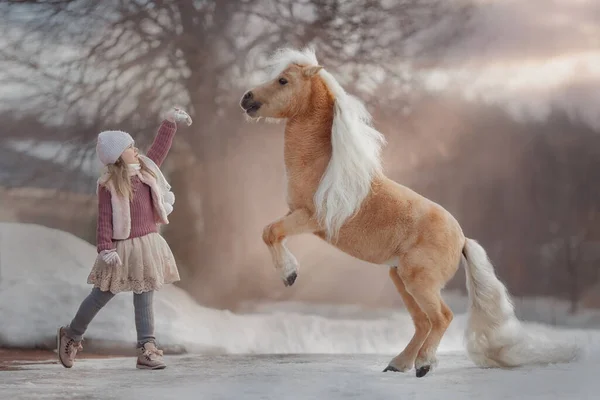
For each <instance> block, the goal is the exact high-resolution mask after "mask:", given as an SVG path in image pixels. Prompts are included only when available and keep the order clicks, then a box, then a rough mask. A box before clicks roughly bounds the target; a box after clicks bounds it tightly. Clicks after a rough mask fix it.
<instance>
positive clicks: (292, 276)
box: [283, 272, 298, 286]
mask: <svg viewBox="0 0 600 400" xmlns="http://www.w3.org/2000/svg"><path fill="white" fill-rule="evenodd" d="M296 278H298V273H296V272H292V273H291V274H290V275H288V276H287V277H286V278H285V279H284V281H283V283H285V286H292V285H293V284H294V282H296Z"/></svg>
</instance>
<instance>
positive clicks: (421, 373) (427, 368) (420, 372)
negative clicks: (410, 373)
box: [417, 365, 431, 378]
mask: <svg viewBox="0 0 600 400" xmlns="http://www.w3.org/2000/svg"><path fill="white" fill-rule="evenodd" d="M430 370H431V366H429V365H424V366H422V367H421V368H417V378H422V377H424V376H425V375H427V373H428V372H429V371H430Z"/></svg>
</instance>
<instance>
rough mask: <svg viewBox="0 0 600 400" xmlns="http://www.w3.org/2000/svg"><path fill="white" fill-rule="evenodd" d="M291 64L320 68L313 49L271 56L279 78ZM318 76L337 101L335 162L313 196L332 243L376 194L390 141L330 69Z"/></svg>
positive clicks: (320, 72)
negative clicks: (383, 154) (374, 183)
mask: <svg viewBox="0 0 600 400" xmlns="http://www.w3.org/2000/svg"><path fill="white" fill-rule="evenodd" d="M290 64H300V65H319V63H318V61H317V58H316V56H315V52H314V50H313V49H310V48H307V49H304V50H302V51H298V50H294V49H287V48H284V49H280V50H278V51H277V52H276V53H275V54H274V55H273V57H272V58H271V65H272V69H273V72H274V73H275V74H279V73H281V71H283V70H285V69H286V68H287V67H288V66H289V65H290ZM319 75H320V76H321V78H322V79H323V80H324V81H325V84H326V85H327V87H328V88H329V90H330V91H331V93H332V94H333V96H334V98H335V104H334V109H333V126H332V129H331V145H332V154H331V160H330V161H329V165H328V166H327V169H326V170H325V173H324V174H323V176H322V177H321V182H320V184H319V187H318V189H317V192H316V193H315V196H314V202H315V208H316V211H317V218H318V220H319V221H320V222H321V223H322V224H323V226H324V227H325V230H326V233H327V236H328V239H330V240H331V239H332V238H334V237H336V236H337V234H338V233H339V230H340V228H341V227H342V225H343V224H344V223H345V222H346V220H347V219H348V218H350V217H352V216H353V215H354V213H355V212H356V211H357V210H358V209H359V208H360V206H361V204H362V202H363V200H364V199H365V197H367V195H368V194H369V192H370V190H371V182H372V180H373V177H374V176H375V175H377V174H379V173H381V148H382V146H383V145H384V144H385V138H384V136H383V135H382V134H381V133H380V132H378V131H377V130H375V129H374V128H373V127H372V126H371V115H370V114H369V112H368V111H367V109H366V108H365V106H364V104H363V103H362V102H361V101H360V100H358V99H357V98H356V97H354V96H352V95H350V94H348V93H346V91H345V90H344V89H343V88H342V87H341V86H340V84H339V83H338V82H337V80H336V79H335V78H334V77H333V75H331V74H330V73H329V72H327V71H326V70H325V69H321V70H320V71H319ZM273 77H276V75H275V76H273Z"/></svg>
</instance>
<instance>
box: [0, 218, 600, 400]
mask: <svg viewBox="0 0 600 400" xmlns="http://www.w3.org/2000/svg"><path fill="white" fill-rule="evenodd" d="M95 256H96V252H95V249H94V247H93V246H91V245H89V244H87V243H85V242H83V241H81V240H80V239H78V238H76V237H74V236H72V235H69V234H67V233H64V232H60V231H55V230H51V229H48V228H44V227H40V226H36V225H24V224H2V223H0V321H2V323H1V324H0V347H1V346H20V347H29V348H32V347H36V346H48V347H50V348H52V346H53V345H54V335H55V332H56V329H57V327H58V326H59V324H64V323H67V322H68V321H69V320H70V318H72V316H73V315H74V313H75V312H76V310H77V307H78V306H79V304H80V302H81V300H82V299H83V298H84V297H85V296H86V295H87V294H88V293H89V291H90V286H89V285H87V284H86V283H85V282H86V278H87V274H88V273H89V270H90V268H91V265H92V263H93V260H94V258H95ZM446 298H447V299H448V300H449V301H448V302H449V304H450V306H451V307H452V309H453V310H455V311H456V312H457V313H458V315H457V317H456V318H455V320H454V321H453V322H452V324H451V326H450V328H449V329H448V332H447V333H446V335H445V336H444V339H443V341H442V343H441V346H440V352H439V359H440V365H439V367H438V368H437V369H434V371H432V373H430V374H428V375H427V376H426V377H425V378H423V379H417V378H416V377H415V376H414V371H412V372H409V373H406V374H399V373H386V374H383V373H382V372H381V371H382V369H383V368H384V367H385V366H386V365H387V363H388V362H389V360H390V359H391V358H392V357H393V356H394V355H395V354H397V353H398V352H400V351H401V350H402V348H403V347H404V346H405V344H406V343H407V342H408V340H409V339H410V337H411V335H412V333H413V328H412V322H411V320H410V317H409V316H408V315H407V314H406V313H405V312H403V311H402V310H400V311H393V310H371V309H364V308H361V307H359V306H339V305H314V304H302V303H276V304H259V305H256V304H254V305H250V306H249V307H248V309H247V311H245V312H244V313H241V314H235V313H231V312H228V311H220V310H213V309H209V308H205V307H202V306H200V305H198V304H196V303H195V302H194V301H193V300H192V299H191V298H190V297H189V296H188V295H187V294H186V293H185V292H183V291H182V290H180V289H178V288H176V287H174V286H172V285H169V286H167V287H165V288H164V289H163V290H161V291H160V292H158V293H157V295H156V297H155V299H156V301H155V312H156V317H155V320H156V332H157V335H158V337H159V341H160V344H161V346H162V347H163V348H165V349H166V350H170V351H186V352H188V354H186V355H179V356H168V357H167V362H168V364H169V367H168V368H167V369H166V370H164V371H151V372H149V371H139V370H136V369H135V368H134V363H135V359H134V358H114V359H100V360H98V359H85V360H83V359H80V360H78V362H77V363H76V366H75V367H74V368H73V369H71V370H67V369H64V368H62V367H61V366H59V365H57V364H43V363H34V364H30V365H26V366H24V367H22V368H23V369H21V370H15V371H3V372H0V398H2V399H4V398H7V399H8V398H10V399H30V398H35V397H40V398H48V399H71V398H89V399H99V398H111V399H121V398H161V399H171V398H173V399H174V398H177V399H188V398H189V399H196V398H210V399H220V398H237V397H240V396H241V395H242V394H243V396H242V397H244V398H248V399H258V398H276V399H281V398H285V399H295V398H315V397H317V398H327V399H338V398H347V397H353V398H369V399H376V398H389V397H390V396H394V397H402V398H403V399H424V400H427V399H437V398H448V399H464V398H477V399H481V398H485V399H500V398H507V397H510V398H520V399H524V400H527V399H534V398H535V399H537V398H540V399H552V398H557V399H558V398H576V399H588V398H589V399H591V398H597V396H596V394H597V393H598V391H599V390H600V381H599V380H598V379H597V378H596V375H597V371H598V370H599V369H600V330H591V329H582V328H584V327H593V326H596V327H598V325H597V322H598V321H599V320H600V318H598V314H597V313H592V312H588V313H586V314H583V315H581V316H577V317H573V318H570V317H565V316H561V317H560V318H556V313H557V307H554V306H553V304H552V303H551V302H547V301H546V302H540V301H535V302H524V303H523V302H522V303H523V306H522V307H521V311H520V312H521V313H522V314H529V313H531V316H536V314H535V313H536V310H538V311H539V310H546V311H543V315H542V317H541V318H542V322H547V321H546V319H548V318H550V319H551V320H553V321H557V320H559V321H561V322H562V323H564V324H565V325H568V326H569V329H566V328H563V329H558V328H556V327H551V326H549V325H546V324H540V323H534V322H528V323H527V326H528V328H529V329H531V330H533V331H535V332H539V333H540V335H542V334H543V335H546V336H549V337H552V338H553V339H556V340H564V341H575V342H577V343H578V344H579V345H580V346H581V347H582V348H583V349H584V350H585V357H584V358H583V359H581V360H578V361H576V362H574V363H571V364H564V365H555V366H547V367H527V368H520V369H516V370H484V369H479V368H476V367H474V365H473V364H472V363H471V362H470V361H469V360H468V358H467V357H466V354H465V352H464V349H463V344H462V335H463V330H464V323H465V315H464V304H465V301H464V298H460V296H457V295H455V294H454V295H450V296H446ZM559 308H560V307H559ZM134 339H135V325H134V320H133V305H132V299H131V294H130V293H127V294H121V295H119V296H116V297H115V298H114V299H113V300H112V301H111V302H110V303H109V304H108V305H107V306H106V308H105V309H103V310H102V311H101V312H100V313H99V314H98V316H97V317H96V319H95V320H94V321H93V322H92V324H91V325H90V329H89V331H88V334H87V336H86V342H84V346H85V347H86V349H88V350H90V349H92V348H94V347H95V348H96V349H111V350H112V349H115V348H127V349H131V348H132V346H133V343H134ZM148 374H149V375H148ZM125 385H130V387H129V388H127V389H125V388H122V387H124V386H125ZM200 394H201V395H200Z"/></svg>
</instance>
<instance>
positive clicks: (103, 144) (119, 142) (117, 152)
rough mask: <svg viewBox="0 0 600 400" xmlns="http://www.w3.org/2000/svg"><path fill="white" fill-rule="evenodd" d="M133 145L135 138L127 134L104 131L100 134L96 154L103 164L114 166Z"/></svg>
mask: <svg viewBox="0 0 600 400" xmlns="http://www.w3.org/2000/svg"><path fill="white" fill-rule="evenodd" d="M133 143H134V140H133V138H132V137H131V135H130V134H129V133H127V132H123V131H103V132H100V134H98V141H97V143H96V154H98V158H99V159H100V162H101V163H102V164H104V165H108V164H114V163H115V162H116V161H117V160H118V159H119V157H121V154H123V152H124V151H125V149H127V147H129V145H131V144H133Z"/></svg>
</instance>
